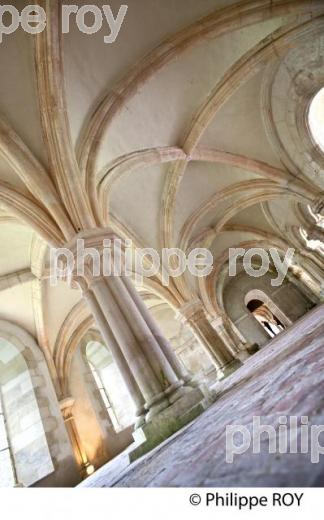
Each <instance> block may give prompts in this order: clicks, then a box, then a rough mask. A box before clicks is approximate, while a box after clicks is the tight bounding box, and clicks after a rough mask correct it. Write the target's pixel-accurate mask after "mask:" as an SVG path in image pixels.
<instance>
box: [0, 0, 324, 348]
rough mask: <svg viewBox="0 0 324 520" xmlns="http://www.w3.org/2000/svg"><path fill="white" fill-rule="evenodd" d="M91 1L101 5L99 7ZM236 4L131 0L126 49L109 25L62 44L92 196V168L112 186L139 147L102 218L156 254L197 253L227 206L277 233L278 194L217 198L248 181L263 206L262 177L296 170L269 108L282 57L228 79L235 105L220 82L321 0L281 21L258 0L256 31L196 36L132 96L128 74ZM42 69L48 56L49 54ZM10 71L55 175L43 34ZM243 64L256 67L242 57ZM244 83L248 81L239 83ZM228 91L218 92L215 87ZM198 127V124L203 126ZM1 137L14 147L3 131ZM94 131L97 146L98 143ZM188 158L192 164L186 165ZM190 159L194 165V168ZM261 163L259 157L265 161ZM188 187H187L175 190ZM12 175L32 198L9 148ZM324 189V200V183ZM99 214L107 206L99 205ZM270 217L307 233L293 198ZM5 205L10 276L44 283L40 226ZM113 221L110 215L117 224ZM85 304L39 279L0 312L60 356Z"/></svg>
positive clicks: (237, 219) (5, 175)
mask: <svg viewBox="0 0 324 520" xmlns="http://www.w3.org/2000/svg"><path fill="white" fill-rule="evenodd" d="M74 3H79V4H80V5H81V4H82V2H74ZM92 3H96V4H97V5H99V6H100V5H101V4H102V2H99V1H97V2H94V1H92ZM235 3H236V2H234V1H228V0H223V1H219V0H199V2H197V1H196V0H163V1H160V0H136V2H135V1H134V0H129V2H128V4H129V10H128V13H127V16H126V18H125V24H124V25H123V27H122V30H121V32H120V34H119V37H118V39H117V41H116V42H115V43H114V44H112V45H105V44H104V43H103V36H104V34H105V31H107V28H106V27H103V29H102V30H101V31H99V32H98V33H97V34H96V35H93V36H89V35H83V34H81V33H80V32H79V31H78V30H77V29H76V28H75V26H74V25H73V24H72V25H71V27H72V30H71V32H70V34H69V35H67V36H65V37H64V39H63V51H62V55H63V65H64V82H65V89H66V110H67V115H68V122H69V125H70V129H71V138H72V142H73V143H74V145H75V148H76V154H77V157H78V161H79V165H80V172H79V173H80V176H82V177H83V178H84V179H85V180H86V186H87V189H88V193H90V194H91V193H92V194H93V193H94V191H95V190H94V189H93V184H92V182H93V181H92V180H91V179H93V178H95V177H94V173H95V174H96V175H97V177H96V178H95V184H96V183H99V181H100V180H101V179H103V178H104V177H105V175H106V173H107V170H109V169H110V168H111V167H112V166H115V164H114V163H113V161H116V160H117V159H118V158H119V157H121V156H127V155H128V154H131V153H135V152H136V153H135V156H136V157H135V159H136V160H138V163H136V161H135V166H137V167H133V165H132V164H130V167H127V166H126V167H125V168H124V171H122V172H121V173H120V174H119V173H118V172H117V173H116V171H115V170H114V171H113V174H115V175H116V179H115V178H114V177H113V174H112V175H111V176H110V177H109V179H108V181H107V182H108V185H107V192H106V191H105V192H104V195H103V196H102V200H101V202H102V207H101V208H100V210H101V211H102V212H103V213H105V212H106V213H107V212H109V210H110V211H111V212H112V213H111V214H112V215H113V216H114V217H115V218H116V219H117V220H118V221H119V222H120V223H121V225H123V226H124V229H126V234H128V236H130V237H134V236H135V237H137V238H138V240H139V241H140V242H141V243H143V244H145V245H149V246H153V247H157V248H159V247H161V245H162V244H164V245H166V243H169V245H174V244H175V243H178V242H181V240H183V241H184V245H185V246H186V247H188V243H187V242H188V241H189V244H190V242H191V241H193V240H195V237H197V236H198V235H199V234H200V233H204V231H205V230H206V228H207V229H208V228H209V227H210V226H216V225H217V222H218V219H219V218H220V216H221V215H223V214H224V213H225V212H226V211H228V210H230V212H229V214H228V219H227V221H226V223H225V224H226V225H227V226H234V227H235V226H236V227H237V226H240V225H241V226H248V227H250V228H255V229H257V230H260V231H261V232H265V233H274V232H275V231H274V229H273V226H272V225H271V222H270V221H269V219H267V217H266V214H267V212H266V211H265V208H264V205H266V200H267V199H271V195H269V197H268V198H267V197H264V198H263V199H262V198H261V199H260V201H256V202H254V203H252V204H250V205H248V204H246V205H244V204H243V206H239V205H238V201H239V195H240V196H242V193H243V192H242V191H239V193H238V194H237V195H230V196H229V198H228V200H227V202H226V204H224V205H222V203H220V202H217V194H219V193H220V192H221V190H226V189H227V190H228V189H229V188H230V187H232V186H234V184H236V183H246V182H247V181H250V186H251V189H252V192H251V193H250V195H249V190H247V192H246V195H247V196H250V197H251V196H252V193H253V194H255V193H254V191H253V190H254V189H255V186H256V185H255V184H253V182H252V181H256V180H259V182H260V183H261V181H262V180H263V181H264V182H265V183H267V182H268V183H270V184H260V190H261V191H260V190H259V192H258V193H259V194H260V193H263V192H267V190H270V191H271V189H272V184H271V183H273V180H269V179H274V175H277V172H278V171H279V173H280V172H281V173H280V175H282V178H283V179H285V177H286V176H287V177H289V174H287V168H286V166H285V165H284V164H283V162H282V160H281V157H280V155H279V154H278V153H277V150H276V149H274V147H273V143H271V142H270V139H269V138H268V135H267V131H266V127H265V124H264V120H263V113H262V107H261V90H262V85H263V81H264V77H265V71H266V68H267V66H268V65H269V63H271V61H272V60H273V59H274V58H273V55H271V54H270V55H266V56H265V58H263V61H261V64H258V66H256V65H255V68H254V65H253V63H252V65H250V68H247V69H246V72H244V71H243V73H242V77H241V78H240V79H238V80H236V79H235V77H234V74H233V77H231V78H230V77H229V78H228V82H227V83H226V82H225V86H226V87H228V88H227V90H226V89H225V91H224V92H225V93H224V94H222V95H223V98H222V97H221V96H220V99H218V98H217V96H219V95H220V94H219V92H220V90H221V83H220V82H221V81H222V78H223V77H224V75H226V74H227V75H228V74H229V69H230V67H232V66H233V65H234V64H235V63H237V61H238V60H240V59H241V58H242V56H244V55H245V53H248V52H251V53H253V52H254V51H256V49H259V47H260V45H261V44H260V42H261V40H263V39H264V38H266V37H268V36H269V35H272V36H271V37H270V40H271V38H273V39H274V38H275V36H273V33H274V31H276V30H277V29H278V28H280V27H282V26H285V25H287V24H291V23H292V24H301V23H303V22H305V23H306V22H307V21H308V20H309V19H310V16H309V3H307V2H298V1H296V2H293V1H290V2H289V1H286V2H283V4H287V10H286V11H285V10H284V9H283V10H282V11H280V10H277V11H276V10H275V9H274V10H273V16H272V15H271V14H269V12H267V11H266V7H269V6H268V4H269V5H270V4H274V3H276V4H277V2H242V5H243V6H244V5H245V8H246V9H247V5H248V4H249V5H251V7H252V8H253V7H255V9H257V7H258V5H261V4H262V5H263V4H264V7H265V11H264V13H265V14H264V18H265V19H264V21H262V16H261V17H258V15H256V17H255V21H256V22H257V23H256V24H252V25H251V24H250V21H248V25H247V26H243V27H242V28H240V29H237V27H235V24H234V25H232V24H231V21H229V22H226V23H225V24H224V26H223V27H222V30H221V35H220V36H219V37H217V38H216V37H215V32H214V33H212V32H211V33H208V34H207V35H205V36H203V37H202V38H200V39H197V40H196V41H192V42H191V44H190V45H189V44H188V45H187V48H185V50H183V51H182V49H181V48H179V49H178V51H177V52H175V53H174V59H172V60H168V59H167V58H165V60H164V61H165V63H164V64H163V65H161V64H159V63H158V60H157V55H156V54H154V52H152V57H151V59H150V60H149V63H150V65H147V64H146V63H145V62H143V63H142V64H139V65H138V66H137V69H135V70H138V71H140V70H142V69H143V71H144V72H143V77H139V78H137V82H136V81H134V82H133V83H134V85H135V87H134V88H133V87H132V88H133V90H134V91H133V90H132V88H127V81H126V83H125V86H124V87H123V85H124V84H123V81H125V80H123V78H126V79H127V77H128V75H129V74H131V68H132V67H134V66H135V64H137V63H139V62H140V61H141V60H142V58H143V56H145V55H147V54H148V53H150V52H151V51H153V49H154V48H155V47H156V46H157V45H159V44H160V43H161V42H162V41H164V40H165V39H166V38H169V39H170V40H169V41H173V40H172V38H173V36H174V35H175V34H176V33H177V32H178V31H180V30H182V29H185V28H187V27H188V26H189V25H190V24H193V23H195V22H197V20H199V19H200V18H201V17H203V16H206V15H208V14H209V13H213V12H214V11H215V9H217V8H221V7H226V6H230V5H231V4H235ZM22 4H23V3H22ZM254 4H255V6H254ZM313 4H314V9H317V11H316V14H321V6H320V2H314V3H313ZM110 5H111V6H112V8H113V10H116V11H117V10H118V7H119V6H120V2H118V1H116V0H113V1H112V2H110ZM322 7H323V9H322V11H323V12H324V6H322ZM299 13H301V14H299ZM322 14H323V13H322ZM216 19H217V16H216ZM233 19H234V20H236V21H237V20H239V19H240V12H239V11H233ZM242 19H243V18H242ZM157 21H158V23H157ZM235 23H236V22H235ZM242 23H244V21H243V22H242ZM232 27H233V28H234V29H235V30H232ZM267 41H269V39H268V40H267ZM264 45H265V44H264ZM171 47H172V46H171V43H170V48H171ZM261 47H262V45H261ZM261 47H260V48H261ZM260 52H261V51H260ZM285 52H287V50H285ZM276 59H281V57H280V58H275V59H274V62H275V61H276ZM37 60H40V56H39V55H38V57H37V58H36V61H37ZM0 62H1V70H2V71H5V73H2V74H1V80H0V111H1V113H2V114H3V116H4V117H5V119H6V120H7V122H8V124H9V125H10V126H11V127H12V128H13V129H14V130H15V132H16V133H17V134H18V135H19V136H20V138H21V139H22V140H23V142H24V143H25V144H26V145H27V146H28V147H29V149H30V151H31V153H32V154H33V155H34V156H35V157H36V158H37V159H38V160H39V161H40V162H41V163H42V165H43V166H44V167H45V168H48V167H49V161H48V158H47V150H48V142H47V139H48V138H46V137H45V138H44V137H43V136H44V130H43V129H42V122H41V117H40V112H41V110H40V107H39V93H40V90H39V89H42V88H44V85H40V84H38V85H37V75H36V71H35V40H34V38H33V37H31V36H29V35H26V34H25V33H23V31H22V30H19V31H17V32H16V33H15V34H13V35H11V36H10V37H6V38H4V43H3V44H1V46H0ZM38 64H39V61H38ZM241 65H242V66H243V65H244V60H243V61H242V63H241ZM242 70H243V69H242ZM233 72H234V70H233ZM38 81H39V78H38ZM235 81H237V84H235V86H234V87H233V88H231V85H232V84H233V85H234V83H235ZM217 84H218V88H216V87H215V86H217ZM118 85H119V86H118ZM132 85H133V84H132ZM123 88H124V89H125V90H124V91H123ZM215 88H216V90H215ZM117 90H119V94H116V96H115V98H116V99H115V102H114V103H115V105H112V106H110V108H111V111H110V113H109V114H108V116H107V119H106V125H105V127H104V130H103V131H102V132H99V133H98V134H97V136H96V135H94V134H91V132H90V133H89V129H90V130H91V126H90V127H89V123H93V122H94V121H95V118H94V115H95V114H96V113H97V115H98V114H99V116H100V111H99V112H98V111H97V112H95V111H96V107H97V106H98V103H99V102H100V100H101V99H102V98H103V96H104V94H105V93H106V92H111V93H112V94H111V100H113V99H114V94H115V93H116V92H117ZM214 90H215V94H216V97H215V98H213V101H212V103H211V104H210V105H209V110H210V112H208V117H209V118H210V120H209V121H207V122H206V124H205V123H204V124H203V123H202V122H201V125H202V130H203V131H202V132H201V135H199V136H198V137H199V139H198V138H197V139H196V134H195V132H196V133H197V132H198V133H199V131H198V130H199V129H200V126H199V125H200V123H199V121H198V123H197V117H198V114H199V113H200V112H199V111H200V109H201V107H202V106H203V105H205V104H206V102H207V100H208V99H209V97H210V95H211V93H212V92H213V91H214ZM120 92H122V94H120ZM217 104H218V105H217ZM108 108H109V103H108ZM214 109H215V110H214ZM213 110H214V113H213ZM206 114H207V112H206ZM209 114H210V115H209ZM206 117H207V116H206ZM208 117H207V120H208ZM99 119H100V117H99ZM193 123H197V124H196V126H195V124H193ZM190 128H191V129H192V130H193V133H191V134H190V133H188V132H189V129H190ZM197 129H198V130H197ZM1 135H2V138H3V135H4V134H3V132H2V134H1ZM89 135H90V138H89V139H90V140H89V139H88V140H87V138H88V137H89ZM188 136H189V138H188ZM0 137H1V136H0ZM91 138H95V139H94V141H93V142H96V139H97V138H98V139H99V140H100V147H99V148H98V149H94V153H95V155H94V156H90V159H89V156H88V155H87V153H88V149H87V145H89V143H90V145H91ZM187 138H188V139H187ZM194 141H197V143H196V144H198V148H196V147H195V145H192V142H194ZM198 141H199V142H198ZM93 142H92V144H93ZM156 147H158V148H159V150H158V151H157V153H158V154H159V153H160V152H161V153H162V151H161V150H160V148H161V147H170V149H169V150H167V151H165V150H164V152H165V153H169V154H170V157H171V156H172V161H173V162H169V161H168V162H164V160H160V159H156V158H154V154H155V153H156V151H155V150H152V153H153V157H152V158H148V159H147V160H145V161H144V163H143V162H141V160H142V159H141V157H142V153H141V151H142V150H144V149H154V148H156ZM206 149H209V150H210V149H212V150H213V151H215V152H230V154H232V156H231V157H226V158H225V159H224V158H222V159H221V160H219V158H217V160H215V158H213V159H212V160H211V159H210V154H209V152H208V151H206ZM183 150H184V151H183ZM92 151H93V149H92ZM138 152H139V153H138ZM164 152H163V153H164ZM184 153H185V154H187V157H185V155H183V154H184ZM181 154H182V155H181ZM195 154H196V155H195ZM208 154H209V155H208ZM233 154H235V156H234V155H233ZM238 156H239V157H238ZM183 158H184V159H185V160H183V161H181V160H178V161H175V159H183ZM188 159H192V161H191V162H190V163H188ZM250 159H252V160H254V163H253V165H251V162H249V160H250ZM162 162H163V164H162ZM261 162H262V164H261ZM145 163H147V164H145ZM264 163H266V164H264ZM107 165H108V166H107ZM86 167H88V172H87V173H86ZM271 167H272V170H271ZM268 170H271V172H270V173H271V175H272V177H271V175H270V177H269V176H265V174H264V172H265V171H267V172H268ZM51 175H52V178H54V179H55V176H56V173H55V172H54V173H53V172H51ZM179 178H180V180H181V182H180V183H179V184H177V180H178V179H179ZM0 179H1V181H6V182H7V183H10V185H11V186H12V187H17V188H19V190H20V191H21V192H22V193H24V194H27V193H29V196H30V192H29V191H28V188H27V187H26V183H25V181H24V179H23V178H22V176H20V177H19V175H18V174H17V169H16V168H15V167H13V165H12V161H11V160H10V159H9V158H8V156H7V158H6V153H5V151H4V147H2V155H0ZM105 180H106V179H105ZM243 186H246V184H244V185H243V184H242V190H243ZM174 187H176V189H175V190H174ZM244 189H245V188H244ZM317 189H318V192H320V188H319V187H318V186H317ZM322 189H323V188H322ZM270 191H269V193H270ZM315 192H316V189H314V193H315ZM34 195H35V194H34ZM108 196H109V205H108ZM211 197H216V199H215V201H216V202H215V204H214V206H212V207H211V208H210V210H209V211H207V212H204V205H205V204H206V202H207V201H208V200H209V199H211ZM314 198H315V195H314ZM43 206H46V203H43ZM95 206H96V209H97V210H98V204H97V203H95ZM235 207H237V209H236V210H235ZM267 208H268V210H269V211H270V213H271V214H272V216H273V215H277V218H278V222H280V225H282V226H283V228H282V229H284V228H285V226H288V227H289V226H293V225H298V224H299V223H298V220H296V214H295V212H294V204H292V203H288V204H287V199H286V198H285V196H281V198H280V196H279V198H278V199H276V200H275V201H272V200H270V202H269V204H268V206H267ZM0 209H1V210H2V212H1V218H0V275H1V276H3V275H6V274H10V273H13V272H15V271H19V270H21V269H25V268H28V267H30V266H32V270H33V272H34V274H39V273H35V269H36V267H35V265H38V268H39V267H40V265H41V263H38V264H37V262H38V260H37V258H41V255H40V256H38V253H37V252H38V250H39V248H40V245H39V241H37V240H36V233H35V232H34V231H33V230H32V228H31V226H28V225H25V226H22V225H18V224H17V223H13V222H9V221H8V219H7V217H9V216H10V215H12V212H11V211H10V209H8V207H7V206H6V205H5V206H3V204H2V202H1V203H0ZM198 209H201V211H202V213H201V214H200V216H199V218H197V220H196V221H195V223H194V224H193V226H192V228H190V232H189V234H188V237H186V240H185V238H184V236H185V235H183V233H184V232H185V228H184V226H185V225H187V224H188V223H190V219H191V218H192V216H193V215H194V214H195V212H197V210H198ZM232 210H234V211H232ZM110 217H111V215H110V214H109V213H108V219H110ZM108 223H110V220H109V221H108V222H107V221H105V222H102V225H105V224H106V225H107V224H108ZM170 228H171V230H170ZM255 236H256V235H255V233H254V232H253V230H252V231H251V229H249V230H246V231H244V230H243V229H228V230H224V229H223V231H222V233H221V234H220V235H219V236H215V237H214V238H211V240H210V244H209V245H210V247H211V249H212V252H213V254H214V256H215V258H217V257H218V256H220V255H222V253H223V251H224V249H226V247H229V246H230V245H233V246H234V245H235V244H238V243H240V242H241V241H244V240H251V239H252V238H253V237H254V238H255ZM187 239H188V240H187ZM36 270H37V269H36ZM33 284H34V285H33ZM194 285H195V284H193V286H194ZM79 299H80V294H79V292H77V291H73V290H71V289H69V288H68V286H67V285H66V284H65V283H63V282H62V283H61V284H60V285H59V287H57V288H52V287H50V286H49V283H48V282H47V281H43V282H40V285H39V284H38V285H37V282H36V285H35V282H27V283H25V284H22V285H18V286H16V287H15V288H14V289H8V290H5V291H3V292H2V293H1V295H0V315H1V317H2V318H4V319H10V320H12V321H15V322H17V323H20V324H22V325H23V326H25V327H26V328H27V330H29V331H30V332H31V333H32V334H35V335H37V336H38V339H39V341H40V343H43V344H46V345H49V346H50V348H53V347H54V345H55V343H56V342H57V341H58V337H59V334H60V328H61V326H62V324H63V322H64V320H65V319H66V318H67V315H68V313H69V311H71V309H73V308H74V306H75V305H76V303H77V302H78V301H79ZM72 312H73V311H72Z"/></svg>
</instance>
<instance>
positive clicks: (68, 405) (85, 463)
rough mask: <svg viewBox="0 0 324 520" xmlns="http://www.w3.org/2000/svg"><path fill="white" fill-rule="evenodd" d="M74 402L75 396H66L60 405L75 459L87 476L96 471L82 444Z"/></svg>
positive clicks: (82, 472) (84, 475)
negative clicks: (75, 416) (76, 421)
mask: <svg viewBox="0 0 324 520" xmlns="http://www.w3.org/2000/svg"><path fill="white" fill-rule="evenodd" d="M74 402H75V400H74V399H73V397H66V398H65V399H63V400H62V401H60V403H59V405H60V410H61V413H62V416H63V419H64V423H65V427H66V429H67V432H68V434H69V438H70V441H71V445H72V449H73V452H74V456H75V459H76V461H77V463H78V465H79V467H80V468H81V475H82V477H83V478H85V477H87V476H89V475H91V474H92V473H93V472H94V467H93V465H92V464H91V463H90V462H89V460H88V456H87V454H86V452H85V450H84V448H83V446H82V442H81V439H80V435H79V432H78V430H77V427H76V424H75V420H74V415H73V411H72V410H73V406H74Z"/></svg>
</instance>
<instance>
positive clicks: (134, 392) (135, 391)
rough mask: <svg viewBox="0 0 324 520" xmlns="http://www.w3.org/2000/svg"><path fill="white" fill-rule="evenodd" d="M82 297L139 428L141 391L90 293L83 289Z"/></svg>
mask: <svg viewBox="0 0 324 520" xmlns="http://www.w3.org/2000/svg"><path fill="white" fill-rule="evenodd" d="M83 296H84V298H85V300H86V301H87V303H88V305H89V308H90V310H91V312H92V315H93V317H94V319H95V321H96V324H97V326H98V329H99V330H100V331H101V333H102V337H103V339H104V340H105V342H106V345H107V346H108V347H109V349H110V352H111V354H112V356H113V359H114V361H115V363H116V365H117V366H118V369H119V371H120V374H121V376H122V378H123V380H124V382H125V384H126V387H127V389H128V392H129V394H130V396H131V398H132V400H133V402H134V404H135V407H136V410H135V416H136V417H137V419H136V423H135V427H137V426H140V425H141V424H143V422H145V413H146V410H145V399H144V397H143V394H142V392H141V390H140V389H139V387H138V384H137V383H136V381H135V378H134V376H133V374H132V372H131V370H130V368H129V366H128V364H127V361H126V359H125V357H124V355H123V353H122V351H121V349H120V347H119V345H118V343H117V341H116V339H115V336H114V335H113V332H112V330H111V328H110V326H109V324H108V322H107V320H106V319H105V317H104V315H103V313H102V311H101V309H100V307H99V305H98V303H97V301H96V299H95V297H94V294H93V293H92V291H90V290H89V289H85V290H84V291H83Z"/></svg>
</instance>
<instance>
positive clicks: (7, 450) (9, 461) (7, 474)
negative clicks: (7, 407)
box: [0, 388, 18, 487]
mask: <svg viewBox="0 0 324 520" xmlns="http://www.w3.org/2000/svg"><path fill="white" fill-rule="evenodd" d="M17 483H18V482H17V476H16V471H15V463H14V458H13V454H12V449H11V447H10V442H9V432H8V427H7V420H6V416H5V412H4V406H3V399H2V391H1V388H0V487H13V486H14V485H15V484H17Z"/></svg>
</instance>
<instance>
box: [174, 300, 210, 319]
mask: <svg viewBox="0 0 324 520" xmlns="http://www.w3.org/2000/svg"><path fill="white" fill-rule="evenodd" d="M199 316H200V317H206V313H205V310H204V307H203V304H202V302H201V301H200V300H198V299H197V300H192V301H191V302H187V303H185V304H184V305H182V307H180V308H179V309H178V311H177V314H176V318H177V319H178V320H179V321H182V322H186V321H189V320H193V319H195V318H196V319H197V318H199Z"/></svg>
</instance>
